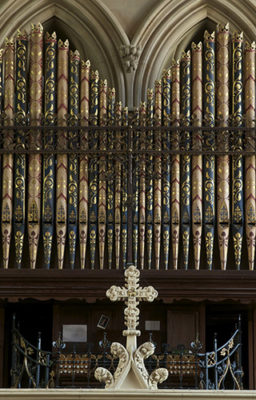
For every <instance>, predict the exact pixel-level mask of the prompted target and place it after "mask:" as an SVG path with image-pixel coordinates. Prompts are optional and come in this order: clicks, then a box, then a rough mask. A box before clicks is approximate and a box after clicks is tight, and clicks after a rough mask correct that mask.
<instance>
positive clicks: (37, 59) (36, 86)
mask: <svg viewBox="0 0 256 400" xmlns="http://www.w3.org/2000/svg"><path fill="white" fill-rule="evenodd" d="M30 45H31V49H30V92H29V94H30V118H31V125H32V126H39V125H40V124H41V117H42V95H43V92H42V78H43V64H42V63H43V27H42V25H41V24H38V25H32V32H31V41H30ZM40 147H41V132H40V131H37V130H34V131H33V135H31V136H30V149H31V150H39V149H40ZM41 166H42V157H41V155H40V154H30V155H29V160H28V240H29V253H30V268H31V269H35V268H36V259H37V252H38V244H39V235H40V221H41V218H40V216H41Z"/></svg>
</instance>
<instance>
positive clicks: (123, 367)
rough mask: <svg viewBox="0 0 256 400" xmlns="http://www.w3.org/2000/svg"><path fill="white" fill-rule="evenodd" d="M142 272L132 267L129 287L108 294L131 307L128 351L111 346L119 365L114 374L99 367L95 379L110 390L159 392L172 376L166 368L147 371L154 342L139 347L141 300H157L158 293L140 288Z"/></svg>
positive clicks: (128, 309)
mask: <svg viewBox="0 0 256 400" xmlns="http://www.w3.org/2000/svg"><path fill="white" fill-rule="evenodd" d="M139 276H140V271H139V270H138V269H137V268H136V267H135V266H134V265H130V266H129V268H127V269H126V270H125V282H126V283H125V286H123V287H118V286H111V288H110V289H108V290H107V292H106V295H107V297H108V298H109V299H110V300H111V301H125V304H126V305H127V307H126V308H125V310H124V317H125V325H126V327H127V329H126V330H124V331H123V336H126V348H125V347H124V346H123V345H122V344H120V343H117V342H114V343H112V345H111V354H112V355H113V356H114V357H115V358H119V363H118V366H117V368H116V371H115V373H114V375H112V374H111V372H109V371H108V370H107V369H106V368H101V367H99V368H97V369H96V371H95V377H96V379H98V380H99V381H100V382H104V383H105V387H106V389H125V390H126V389H154V390H156V389H157V385H158V383H161V382H163V381H164V380H166V379H167V377H168V371H167V369H166V368H157V369H155V370H154V371H153V372H152V373H151V375H149V374H148V371H147V370H146V368H145V365H144V360H145V359H146V358H148V357H149V356H151V355H152V354H153V353H154V350H155V346H154V344H153V343H151V342H146V343H144V344H142V345H141V346H139V348H137V336H139V335H140V331H139V330H137V329H136V328H137V326H138V324H139V309H138V307H137V306H138V304H139V302H140V301H150V302H151V301H153V300H154V299H155V298H156V297H157V295H158V293H157V291H156V290H155V289H154V288H153V287H152V286H147V287H144V288H142V287H140V285H139Z"/></svg>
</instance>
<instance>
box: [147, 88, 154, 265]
mask: <svg viewBox="0 0 256 400" xmlns="http://www.w3.org/2000/svg"><path fill="white" fill-rule="evenodd" d="M153 101H154V100H153V89H148V90H147V125H148V127H149V128H150V127H152V126H153V124H154V103H153ZM147 136H148V148H149V150H152V148H153V140H154V138H153V131H152V130H149V131H147ZM153 164H154V163H153V156H152V155H149V163H148V182H147V187H146V221H147V227H146V245H147V246H146V247H147V261H148V269H151V268H152V262H153V259H152V257H153V204H154V200H153V197H154V187H153V173H154V170H153V168H154V167H153Z"/></svg>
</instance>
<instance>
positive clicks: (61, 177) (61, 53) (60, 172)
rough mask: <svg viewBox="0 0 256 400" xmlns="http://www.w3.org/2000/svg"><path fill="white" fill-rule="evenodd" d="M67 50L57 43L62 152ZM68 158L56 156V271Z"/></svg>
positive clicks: (64, 222)
mask: <svg viewBox="0 0 256 400" xmlns="http://www.w3.org/2000/svg"><path fill="white" fill-rule="evenodd" d="M68 50H69V42H68V40H66V41H65V42H63V41H62V40H60V39H59V42H58V69H57V79H58V83H57V117H58V123H59V125H60V126H61V130H60V131H59V133H58V138H57V143H58V147H59V148H60V149H62V150H63V151H64V152H65V150H67V140H68V138H67V128H66V125H67V122H66V114H67V112H68ZM67 169H68V157H67V154H65V153H63V154H58V155H57V167H56V179H57V187H56V234H57V254H58V269H63V263H64V251H65V244H66V235H67V194H68V193H67V184H68V174H67Z"/></svg>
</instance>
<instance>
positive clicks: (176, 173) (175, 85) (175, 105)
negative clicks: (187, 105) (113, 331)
mask: <svg viewBox="0 0 256 400" xmlns="http://www.w3.org/2000/svg"><path fill="white" fill-rule="evenodd" d="M171 95H172V102H171V110H172V124H173V126H179V124H180V62H179V61H177V62H175V63H174V64H173V66H172V93H171ZM172 139H173V140H172V149H173V150H177V149H178V147H179V134H178V133H176V132H175V131H173V138H172ZM171 169H172V173H171V215H172V218H171V236H172V261H173V269H178V256H179V232H180V156H179V154H176V155H174V156H172V162H171Z"/></svg>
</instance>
